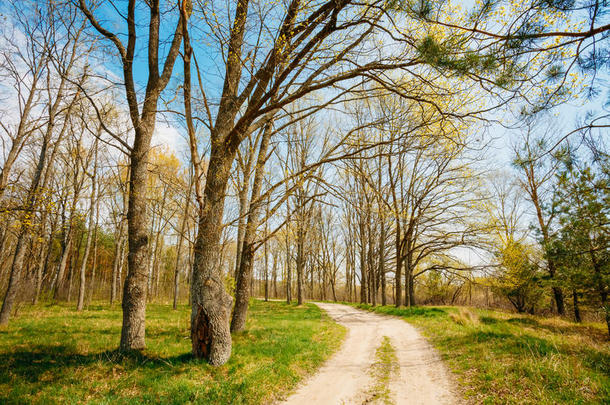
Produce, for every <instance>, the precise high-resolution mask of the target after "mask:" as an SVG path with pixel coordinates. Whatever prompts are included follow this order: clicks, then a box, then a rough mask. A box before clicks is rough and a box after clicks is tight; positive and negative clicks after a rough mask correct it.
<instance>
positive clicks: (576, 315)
mask: <svg viewBox="0 0 610 405" xmlns="http://www.w3.org/2000/svg"><path fill="white" fill-rule="evenodd" d="M572 302H573V303H574V321H575V322H578V323H581V322H582V318H581V317H580V306H579V305H578V293H577V292H576V290H572Z"/></svg>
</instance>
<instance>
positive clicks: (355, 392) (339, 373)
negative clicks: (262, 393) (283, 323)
mask: <svg viewBox="0 0 610 405" xmlns="http://www.w3.org/2000/svg"><path fill="white" fill-rule="evenodd" d="M316 305H318V306H319V307H320V308H322V309H324V310H325V311H326V312H328V314H329V315H330V316H331V317H332V318H333V319H334V320H335V321H336V322H338V323H339V324H341V325H343V326H345V327H346V328H347V329H348V332H347V336H346V339H345V342H343V345H342V346H341V349H340V350H339V352H337V353H335V354H334V355H333V356H332V357H331V358H330V359H329V360H328V361H327V362H326V364H325V365H324V366H323V367H322V368H321V369H320V370H319V371H318V373H317V374H315V375H314V376H312V377H311V378H309V379H308V380H306V381H305V382H304V383H303V385H302V386H301V387H300V388H298V389H297V391H296V392H295V393H294V394H293V395H291V396H290V397H289V398H288V399H286V401H285V402H284V403H285V404H290V405H299V404H303V405H319V404H328V405H331V404H369V403H388V402H390V403H394V404H456V403H459V400H458V397H457V395H456V394H455V392H456V391H455V389H454V387H453V383H452V378H451V375H450V373H449V372H448V370H447V369H446V368H445V366H444V365H443V363H442V362H441V361H440V359H439V357H438V355H437V354H436V353H435V352H434V350H433V349H432V348H431V347H430V345H429V344H428V343H427V342H426V341H425V340H424V338H423V337H422V336H421V335H420V334H419V333H418V332H417V330H416V329H415V328H414V327H413V326H411V325H409V324H408V323H406V322H405V321H403V320H401V319H398V318H394V317H389V316H383V315H379V314H375V313H372V312H367V311H363V310H359V309H355V308H352V307H349V306H346V305H339V304H327V303H317V304H316ZM384 337H387V338H389V342H390V344H391V346H392V348H393V349H394V354H395V357H393V358H394V360H393V361H392V363H394V364H393V367H394V371H393V372H392V373H388V374H390V378H389V379H386V380H385V381H384V380H381V381H379V377H378V376H376V375H375V373H374V372H372V371H371V370H373V368H374V367H379V364H380V360H379V358H378V356H379V355H378V354H376V351H377V349H378V348H379V347H380V346H381V344H382V341H383V340H384ZM396 363H397V364H396ZM374 364H377V366H374ZM381 365H382V367H389V366H388V365H387V364H383V363H382V364H381ZM381 386H385V392H386V396H385V397H384V396H380V395H379V393H378V391H380V387H381ZM382 388H383V387H382ZM382 391H383V389H382Z"/></svg>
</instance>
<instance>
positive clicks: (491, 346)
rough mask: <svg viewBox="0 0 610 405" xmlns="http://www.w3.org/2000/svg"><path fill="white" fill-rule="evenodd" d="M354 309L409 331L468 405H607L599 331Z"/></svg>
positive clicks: (451, 310) (438, 311) (609, 395)
mask: <svg viewBox="0 0 610 405" xmlns="http://www.w3.org/2000/svg"><path fill="white" fill-rule="evenodd" d="M357 306H359V307H361V308H364V309H369V310H373V311H376V312H381V313H385V314H390V315H397V316H400V317H403V318H404V319H405V320H407V321H408V322H410V323H412V324H413V325H415V326H417V327H418V328H419V329H420V330H421V331H422V332H423V334H424V335H426V336H427V337H428V339H429V341H430V342H431V343H432V344H433V345H434V346H435V347H436V348H437V349H438V351H439V352H440V353H441V355H442V356H443V358H444V359H445V361H446V363H447V364H448V365H449V367H450V368H451V369H452V370H453V371H454V372H455V373H456V374H457V376H458V380H459V384H460V386H461V388H462V391H463V393H464V395H465V397H466V398H467V399H468V400H470V401H472V402H474V403H486V404H487V403H489V404H495V403H498V404H506V403H509V404H512V403H515V404H516V403H520V404H522V403H531V404H555V403H566V404H589V403H603V404H608V403H610V344H609V342H608V340H607V337H606V335H605V333H604V328H603V325H601V324H593V323H589V324H584V325H579V324H575V323H572V322H569V321H565V320H562V319H558V318H551V319H545V318H540V317H534V316H525V315H516V314H508V313H502V312H497V311H489V310H480V309H474V308H468V309H460V308H456V307H414V308H411V309H408V308H400V309H397V308H395V307H390V306H385V307H375V308H372V307H371V306H370V305H357Z"/></svg>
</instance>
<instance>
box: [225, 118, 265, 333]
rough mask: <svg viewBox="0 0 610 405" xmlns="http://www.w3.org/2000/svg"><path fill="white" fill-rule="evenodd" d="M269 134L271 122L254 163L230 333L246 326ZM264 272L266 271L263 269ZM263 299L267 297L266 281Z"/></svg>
mask: <svg viewBox="0 0 610 405" xmlns="http://www.w3.org/2000/svg"><path fill="white" fill-rule="evenodd" d="M271 134H272V129H271V122H268V123H267V124H266V126H265V128H264V129H263V135H262V137H261V144H260V146H259V151H258V157H257V162H256V171H255V173H254V182H253V184H252V196H251V197H250V212H249V213H248V217H247V223H246V229H245V231H244V234H243V242H242V255H241V260H240V268H239V272H238V273H237V285H236V288H235V308H234V310H233V319H232V320H231V332H239V331H241V330H243V328H244V327H245V325H246V317H247V313H248V300H249V298H250V297H249V294H248V286H247V283H248V281H249V280H250V278H251V277H252V268H253V263H254V253H255V247H254V244H255V238H256V230H257V229H258V226H259V223H260V212H261V206H262V202H261V201H258V200H259V196H260V192H261V188H262V185H263V184H262V183H263V175H264V172H265V163H266V161H267V150H268V148H269V140H270V139H271ZM265 246H266V245H265ZM265 249H266V247H265ZM265 252H266V251H265ZM265 265H266V263H265ZM265 271H267V270H266V269H265ZM265 297H267V284H266V279H265Z"/></svg>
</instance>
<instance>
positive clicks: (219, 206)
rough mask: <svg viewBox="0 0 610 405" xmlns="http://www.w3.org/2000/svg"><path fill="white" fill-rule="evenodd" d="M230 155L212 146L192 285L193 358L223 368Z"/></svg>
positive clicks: (227, 347) (227, 343) (227, 348)
mask: <svg viewBox="0 0 610 405" xmlns="http://www.w3.org/2000/svg"><path fill="white" fill-rule="evenodd" d="M232 160H233V154H228V153H227V151H226V149H225V148H224V145H219V144H218V143H215V144H213V145H212V152H211V155H210V163H209V168H208V176H207V179H206V184H205V189H204V197H205V200H204V201H205V204H204V206H203V207H201V212H200V215H199V229H198V232H197V238H196V242H195V252H194V253H195V258H194V263H193V280H192V282H191V304H192V311H191V340H192V348H193V355H194V356H195V357H199V358H205V359H207V360H208V361H209V362H210V363H211V364H212V365H222V364H224V363H226V362H227V360H229V357H230V356H231V333H230V330H229V319H230V315H231V303H232V298H231V296H230V295H229V294H228V293H227V292H226V290H225V285H224V279H223V273H222V269H220V267H219V259H220V258H219V252H220V236H221V233H222V216H223V211H224V198H225V191H226V187H227V182H228V180H229V174H230V170H231V163H232Z"/></svg>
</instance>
